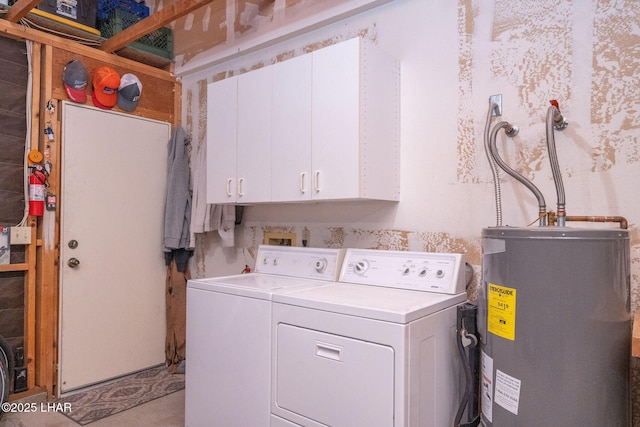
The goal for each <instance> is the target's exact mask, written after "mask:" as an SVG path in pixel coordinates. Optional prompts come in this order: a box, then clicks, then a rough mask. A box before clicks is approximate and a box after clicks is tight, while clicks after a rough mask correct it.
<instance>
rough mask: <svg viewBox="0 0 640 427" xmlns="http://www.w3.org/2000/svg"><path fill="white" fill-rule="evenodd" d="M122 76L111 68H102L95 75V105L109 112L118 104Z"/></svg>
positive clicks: (93, 97) (93, 95)
mask: <svg viewBox="0 0 640 427" xmlns="http://www.w3.org/2000/svg"><path fill="white" fill-rule="evenodd" d="M119 87H120V75H119V74H118V73H117V72H116V70H114V69H113V68H111V67H100V68H98V69H96V71H94V73H93V94H92V95H91V99H92V100H93V105H95V106H96V107H98V108H102V109H105V110H109V109H111V108H113V107H114V106H115V105H116V104H117V103H118V88H119Z"/></svg>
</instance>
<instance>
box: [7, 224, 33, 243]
mask: <svg viewBox="0 0 640 427" xmlns="http://www.w3.org/2000/svg"><path fill="white" fill-rule="evenodd" d="M9 243H10V244H12V245H28V244H30V243H31V227H10V228H9Z"/></svg>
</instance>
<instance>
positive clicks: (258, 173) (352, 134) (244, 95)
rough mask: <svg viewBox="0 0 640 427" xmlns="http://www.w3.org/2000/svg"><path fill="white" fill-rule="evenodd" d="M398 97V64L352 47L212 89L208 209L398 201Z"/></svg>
mask: <svg viewBox="0 0 640 427" xmlns="http://www.w3.org/2000/svg"><path fill="white" fill-rule="evenodd" d="M227 80H233V82H231V81H230V82H228V83H227V84H224V83H223V82H226V81H227ZM236 83H237V85H236ZM234 85H235V86H236V87H237V91H236V92H235V93H234V92H233V90H232V89H230V88H229V87H227V86H234ZM218 86H220V87H218ZM399 92H400V70H399V65H398V62H397V61H396V60H394V59H393V58H391V57H389V56H388V55H386V54H385V53H384V52H382V51H381V50H379V49H378V48H377V46H375V45H373V44H370V43H369V42H367V41H365V40H362V39H360V38H354V39H351V40H347V41H345V42H342V43H338V44H335V45H332V46H329V47H326V48H323V49H319V50H317V51H315V52H313V53H311V54H306V55H302V56H299V57H296V58H293V59H290V60H287V61H283V62H281V63H278V64H275V65H272V66H268V67H264V68H261V69H258V70H255V71H251V72H248V73H245V74H242V75H240V76H238V77H237V78H231V79H226V80H223V81H221V82H216V83H211V84H210V85H209V101H208V102H209V108H208V114H207V117H208V122H207V138H208V147H207V150H208V151H207V155H208V163H207V168H208V171H207V173H208V176H207V180H208V181H207V195H208V198H207V201H208V202H209V203H242V204H249V203H261V202H295V201H305V200H357V199H372V200H391V201H397V200H398V199H399V190H400V139H399V132H400V130H399V126H400V99H399ZM225 96H228V97H234V96H235V100H231V99H225ZM234 105H235V106H236V107H235V108H236V110H235V111H236V112H237V113H236V114H235V115H234V114H233V113H231V112H230V111H229V109H233V108H234ZM234 127H235V129H233V128H234ZM234 135H235V140H234ZM223 141H224V142H223ZM221 144H224V145H225V147H224V148H221V147H220V145H221ZM229 147H234V149H235V150H236V151H235V152H234V153H233V154H234V156H236V157H234V159H232V153H229V151H230V148H229ZM212 148H213V150H212ZM225 150H226V151H225ZM210 151H211V152H212V153H213V154H211V153H209V152H210ZM216 152H224V153H225V155H226V156H228V157H227V158H224V157H222V156H218V155H217V154H215V153H216ZM232 160H233V165H234V167H235V171H234V172H233V173H230V172H229V169H230V165H229V163H231V162H232ZM236 164H237V166H235V165H236ZM223 171H224V172H223Z"/></svg>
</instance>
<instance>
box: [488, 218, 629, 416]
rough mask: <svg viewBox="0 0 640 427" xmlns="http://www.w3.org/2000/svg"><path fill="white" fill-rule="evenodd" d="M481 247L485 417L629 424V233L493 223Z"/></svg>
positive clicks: (624, 231)
mask: <svg viewBox="0 0 640 427" xmlns="http://www.w3.org/2000/svg"><path fill="white" fill-rule="evenodd" d="M482 248H483V262H482V274H483V277H482V287H481V290H480V295H479V300H478V308H479V322H478V323H479V325H478V326H479V330H480V334H481V349H482V352H481V364H482V375H481V385H480V387H481V388H480V392H481V413H482V422H483V423H484V424H485V425H486V426H496V427H511V426H533V425H536V426H584V427H587V426H593V427H602V426H608V427H616V426H621V427H626V426H629V425H631V422H630V403H629V402H630V401H629V365H630V357H631V356H630V354H631V349H630V347H631V314H630V296H629V281H630V273H629V235H628V232H627V230H613V229H572V228H566V227H539V228H509V227H496V228H487V229H484V230H483V231H482Z"/></svg>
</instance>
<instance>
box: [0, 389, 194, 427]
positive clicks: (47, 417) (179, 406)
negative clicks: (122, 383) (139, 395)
mask: <svg viewBox="0 0 640 427" xmlns="http://www.w3.org/2000/svg"><path fill="white" fill-rule="evenodd" d="M38 405H39V406H38V407H40V403H38ZM45 407H46V404H45ZM78 425H79V424H77V423H75V422H74V421H72V420H71V419H69V418H67V417H66V416H64V415H63V414H61V413H59V412H39V411H36V412H28V413H6V414H4V416H3V417H2V420H0V427H78ZM88 425H89V426H90V427H113V426H118V427H145V426H159V427H183V426H184V389H183V390H180V391H177V392H175V393H172V394H170V395H168V396H164V397H161V398H160V399H156V400H152V401H151V402H147V403H145V404H143V405H140V406H137V407H135V408H132V409H129V410H128V411H124V412H121V413H119V414H115V415H112V416H110V417H107V418H103V419H101V420H99V421H96V422H93V423H90V424H88Z"/></svg>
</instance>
